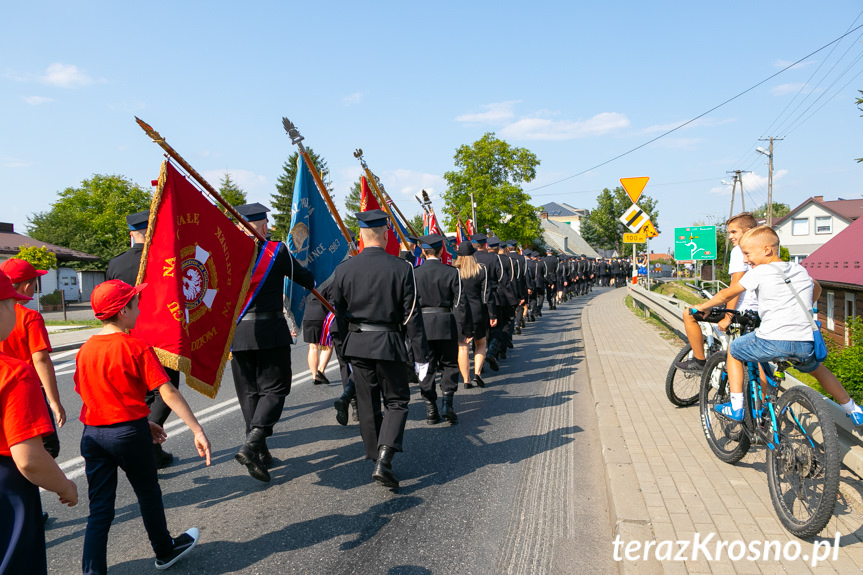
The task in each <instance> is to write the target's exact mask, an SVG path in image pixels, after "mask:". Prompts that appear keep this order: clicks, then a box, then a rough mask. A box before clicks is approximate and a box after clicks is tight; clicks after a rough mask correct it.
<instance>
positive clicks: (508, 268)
mask: <svg viewBox="0 0 863 575" xmlns="http://www.w3.org/2000/svg"><path fill="white" fill-rule="evenodd" d="M495 257H496V258H497V259H498V261H499V262H500V268H501V274H500V277H499V278H498V281H497V304H498V305H499V306H514V305H518V300H519V299H521V298H519V297H518V285H517V283H516V277H515V262H514V261H513V259H512V258H511V257H509V256H507V255H506V254H496V255H495Z"/></svg>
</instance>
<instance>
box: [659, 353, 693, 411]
mask: <svg viewBox="0 0 863 575" xmlns="http://www.w3.org/2000/svg"><path fill="white" fill-rule="evenodd" d="M691 357H692V346H690V345H689V344H688V343H687V344H686V345H685V346H683V349H681V350H680V352H678V354H677V356H675V358H674V361H672V362H671V367H669V368H668V375H666V376H665V395H666V396H667V397H668V401H670V402H671V403H673V404H674V405H677V406H678V407H686V406H688V405H693V404H694V403H696V402H697V401H698V389H699V387H701V375H700V374H698V373H687V372H685V371H681V370H679V369H677V367H676V366H675V365H674V364H676V363H678V362H680V361H685V360H687V359H690V358H691Z"/></svg>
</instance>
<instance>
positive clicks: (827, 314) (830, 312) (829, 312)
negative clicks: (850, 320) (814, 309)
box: [824, 291, 836, 331]
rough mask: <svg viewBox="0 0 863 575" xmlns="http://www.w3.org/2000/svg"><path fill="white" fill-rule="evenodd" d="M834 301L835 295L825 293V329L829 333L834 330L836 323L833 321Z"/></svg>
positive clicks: (830, 292)
mask: <svg viewBox="0 0 863 575" xmlns="http://www.w3.org/2000/svg"><path fill="white" fill-rule="evenodd" d="M835 301H836V294H835V293H833V292H832V291H829V292H827V311H826V312H825V313H824V316H825V317H826V318H827V329H828V330H829V331H833V330H834V329H836V322H834V321H833V314H834V309H833V308H834V307H835Z"/></svg>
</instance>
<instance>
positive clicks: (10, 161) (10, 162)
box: [0, 157, 33, 168]
mask: <svg viewBox="0 0 863 575" xmlns="http://www.w3.org/2000/svg"><path fill="white" fill-rule="evenodd" d="M0 163H2V164H3V167H4V168H27V167H30V166H32V165H33V162H25V161H24V160H19V159H18V158H10V157H5V158H0Z"/></svg>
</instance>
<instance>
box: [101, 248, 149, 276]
mask: <svg viewBox="0 0 863 575" xmlns="http://www.w3.org/2000/svg"><path fill="white" fill-rule="evenodd" d="M143 253H144V244H135V245H134V246H132V247H131V249H128V250H126V251H125V252H123V253H122V254H120V255H119V256H117V257H114V258H111V261H109V262H108V270H107V271H106V272H105V279H106V280H121V281H124V282H126V283H127V284H129V285H130V286H133V285H135V282H136V281H137V279H138V268H139V267H141V256H142V255H143Z"/></svg>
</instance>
